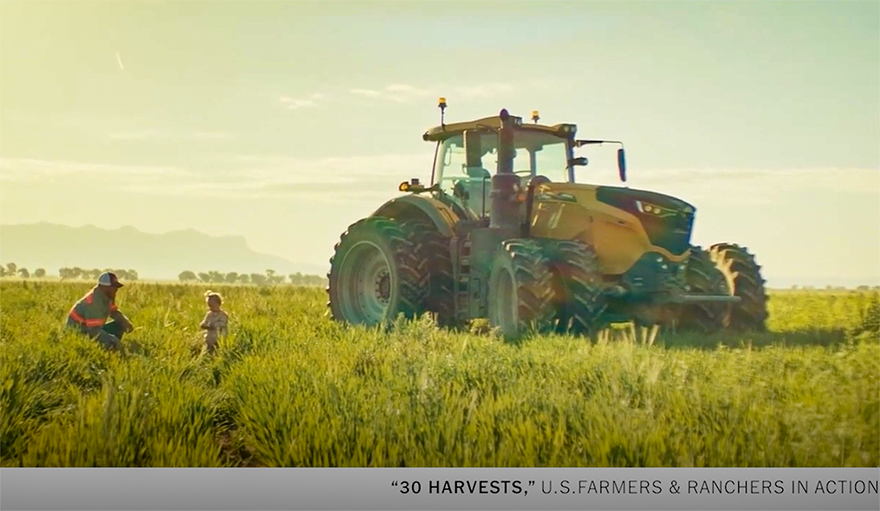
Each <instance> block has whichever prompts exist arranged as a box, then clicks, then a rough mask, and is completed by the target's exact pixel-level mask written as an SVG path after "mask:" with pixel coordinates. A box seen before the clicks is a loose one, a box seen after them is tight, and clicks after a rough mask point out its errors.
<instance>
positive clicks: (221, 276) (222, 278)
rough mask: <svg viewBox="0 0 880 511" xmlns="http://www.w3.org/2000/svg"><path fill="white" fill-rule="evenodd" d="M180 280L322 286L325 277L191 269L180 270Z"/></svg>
mask: <svg viewBox="0 0 880 511" xmlns="http://www.w3.org/2000/svg"><path fill="white" fill-rule="evenodd" d="M177 278H178V280H180V281H181V282H201V283H203V284H256V285H265V284H284V283H285V282H289V283H290V284H293V285H295V286H323V285H324V284H325V281H326V278H325V277H322V276H320V275H303V274H302V273H291V274H290V275H287V276H285V275H280V274H278V273H277V272H275V270H266V273H238V272H234V271H231V272H228V273H223V272H219V271H216V270H212V271H207V272H199V273H196V272H194V271H191V270H186V271H182V272H180V274H179V275H178V276H177Z"/></svg>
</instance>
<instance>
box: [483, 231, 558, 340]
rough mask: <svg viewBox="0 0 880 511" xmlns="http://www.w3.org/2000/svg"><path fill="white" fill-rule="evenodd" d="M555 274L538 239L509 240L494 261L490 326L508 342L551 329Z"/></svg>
mask: <svg viewBox="0 0 880 511" xmlns="http://www.w3.org/2000/svg"><path fill="white" fill-rule="evenodd" d="M553 301H554V292H553V274H552V273H551V271H550V268H549V266H548V264H547V259H546V257H545V256H544V255H543V254H542V250H541V246H540V244H538V243H537V242H536V241H535V240H531V239H516V240H507V241H505V242H503V243H502V244H501V247H500V248H499V250H498V252H497V253H496V255H495V258H494V260H493V262H492V269H491V273H490V277H489V296H488V302H489V304H488V305H489V325H490V326H491V327H497V328H499V330H500V332H501V335H502V336H503V337H504V338H506V339H508V340H518V339H520V338H521V337H522V336H523V335H525V334H527V333H529V332H534V333H544V332H547V331H549V330H550V329H551V327H552V322H553V317H554V314H555V310H554V308H553Z"/></svg>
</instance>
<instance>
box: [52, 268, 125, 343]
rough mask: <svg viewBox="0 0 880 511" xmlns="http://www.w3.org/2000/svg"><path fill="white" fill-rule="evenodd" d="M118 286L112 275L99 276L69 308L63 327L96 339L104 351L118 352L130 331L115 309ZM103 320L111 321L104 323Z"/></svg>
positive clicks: (123, 317)
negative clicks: (90, 287) (95, 282)
mask: <svg viewBox="0 0 880 511" xmlns="http://www.w3.org/2000/svg"><path fill="white" fill-rule="evenodd" d="M120 287H122V283H121V282H119V279H118V278H117V277H116V274H115V273H112V272H104V273H102V274H101V276H100V277H98V285H96V286H95V287H93V288H92V289H91V291H89V292H88V293H87V294H86V295H85V296H83V297H82V298H80V299H79V301H78V302H76V304H74V306H73V308H71V309H70V313H69V314H68V316H67V326H68V327H71V328H74V329H76V330H78V331H79V332H81V333H83V334H86V335H88V336H89V337H91V338H93V339H95V338H96V339H97V340H98V341H100V342H101V343H102V344H103V345H104V346H105V347H107V348H110V349H118V348H119V347H120V340H121V339H122V336H123V335H124V334H125V333H127V332H131V331H132V330H134V327H133V326H132V324H131V321H129V320H128V318H127V317H125V315H124V314H122V311H120V310H119V308H117V307H116V291H117V290H118V289H119V288H120ZM107 318H112V319H113V321H112V322H110V323H107Z"/></svg>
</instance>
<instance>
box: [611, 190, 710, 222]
mask: <svg viewBox="0 0 880 511" xmlns="http://www.w3.org/2000/svg"><path fill="white" fill-rule="evenodd" d="M596 199H597V200H598V201H599V202H603V203H605V204H608V205H609V206H614V207H616V208H620V209H623V210H626V211H628V212H630V213H633V214H640V213H642V211H641V210H640V206H639V203H641V204H643V205H644V204H648V205H651V206H657V207H658V208H659V210H660V211H659V213H663V210H669V212H676V213H684V214H687V215H690V216H693V214H694V211H695V209H696V208H694V206H693V205H692V204H688V203H687V202H685V201H683V200H681V199H678V198H675V197H672V196H670V195H664V194H662V193H657V192H649V191H647V190H638V189H634V188H623V187H620V186H597V187H596ZM651 209H653V208H651ZM648 212H650V211H648Z"/></svg>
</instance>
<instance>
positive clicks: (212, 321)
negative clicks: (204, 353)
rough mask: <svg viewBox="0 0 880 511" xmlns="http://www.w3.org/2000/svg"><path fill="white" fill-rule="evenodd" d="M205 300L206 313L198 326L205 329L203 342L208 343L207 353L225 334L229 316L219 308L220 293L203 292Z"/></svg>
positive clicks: (212, 351) (212, 350) (220, 301)
mask: <svg viewBox="0 0 880 511" xmlns="http://www.w3.org/2000/svg"><path fill="white" fill-rule="evenodd" d="M205 301H206V302H207V304H208V313H207V314H205V319H203V320H202V323H201V324H200V325H199V327H200V328H201V329H203V330H207V332H205V344H207V345H208V353H214V347H215V346H216V345H217V341H218V340H219V338H220V337H223V336H225V335H226V331H227V327H228V324H229V316H228V315H227V314H226V312H225V311H224V310H223V309H221V308H220V305H221V304H222V303H223V298H222V297H221V296H220V293H215V292H213V291H208V292H207V293H205Z"/></svg>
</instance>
